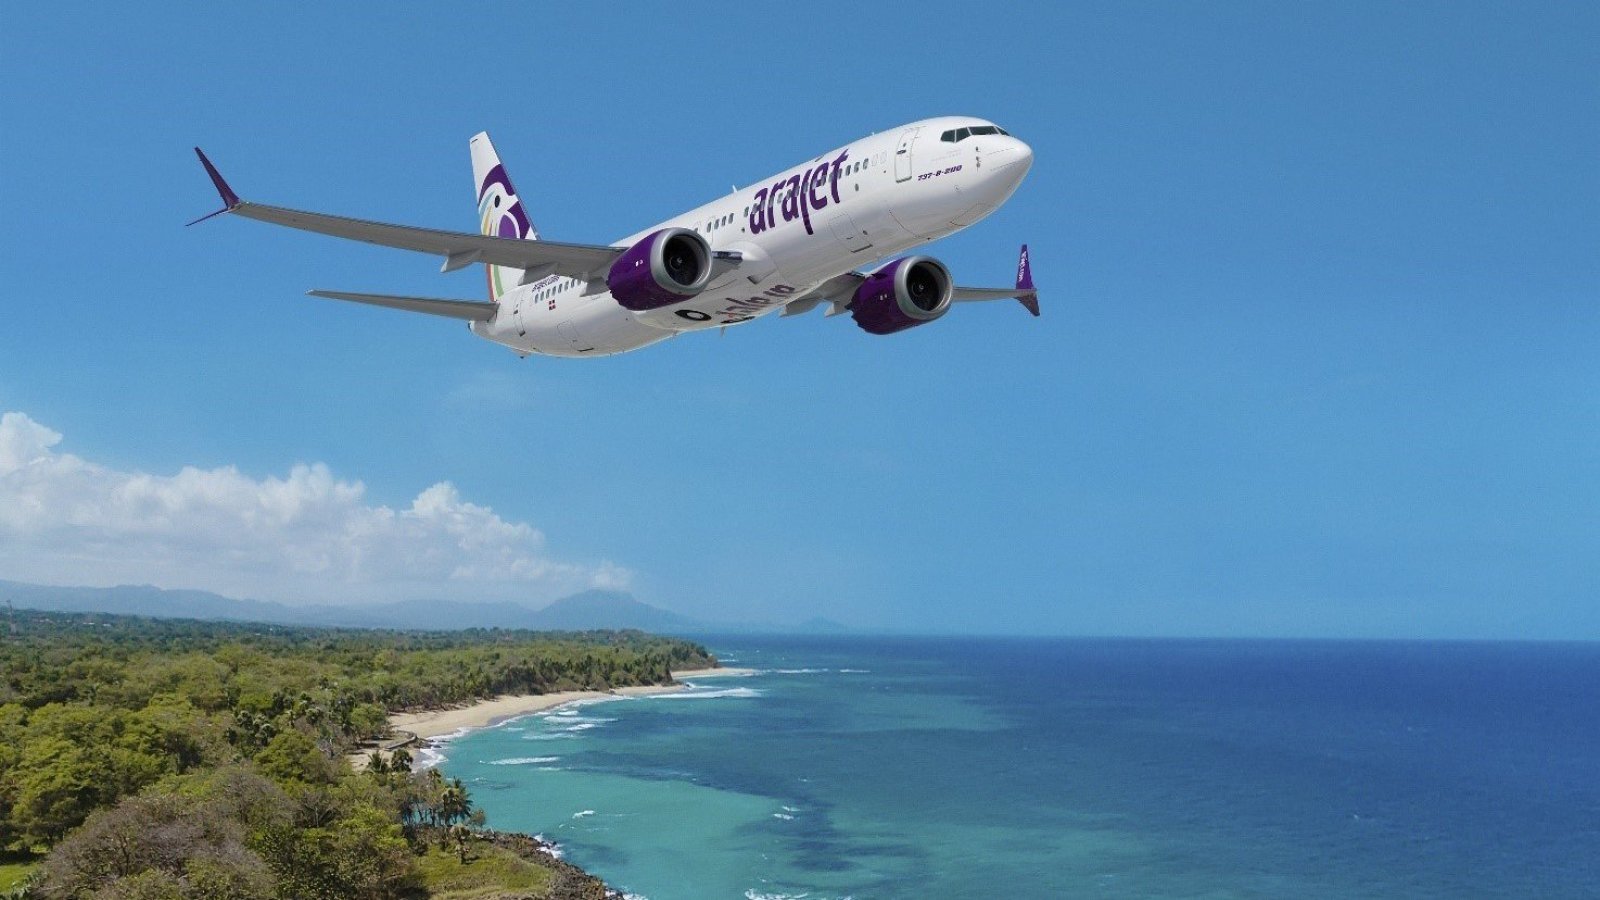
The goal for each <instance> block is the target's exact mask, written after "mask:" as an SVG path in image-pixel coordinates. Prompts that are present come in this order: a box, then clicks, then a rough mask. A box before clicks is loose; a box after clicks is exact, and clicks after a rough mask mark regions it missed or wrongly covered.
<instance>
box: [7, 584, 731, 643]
mask: <svg viewBox="0 0 1600 900" xmlns="http://www.w3.org/2000/svg"><path fill="white" fill-rule="evenodd" d="M6 601H9V602H10V603H12V604H13V605H15V606H17V607H20V608H23V609H42V610H48V611H51V612H91V613H92V612H103V613H118V614H121V615H131V616H151V617H154V618H164V619H221V620H224V621H235V622H270V623H275V624H280V625H315V626H324V627H349V628H398V629H404V630H419V631H420V630H446V631H452V630H457V629H462V628H528V629H535V630H542V631H585V630H590V629H602V628H605V629H624V628H637V629H639V630H641V631H654V632H658V633H660V632H667V633H682V632H686V631H704V630H706V629H707V626H706V625H705V624H704V623H701V622H698V621H696V620H694V619H691V618H688V617H687V616H680V615H678V614H677V613H674V612H669V611H667V610H664V609H661V608H660V607H656V606H651V605H649V604H648V603H641V602H640V601H638V600H636V599H634V598H633V597H632V596H630V595H628V594H625V593H621V592H617V591H585V592H583V593H581V594H575V595H573V596H571V597H567V598H564V599H561V600H557V601H556V602H554V603H552V604H550V605H549V606H547V607H544V608H543V609H533V608H531V607H527V606H522V605H520V604H516V603H465V602H456V601H436V600H403V601H398V602H395V603H383V604H377V605H366V606H332V605H327V604H323V605H317V606H290V605H288V604H284V603H273V602H270V601H266V600H235V599H233V598H232V597H224V596H222V595H221V594H213V593H210V592H208V591H188V590H166V589H164V588H158V587H152V586H150V585H121V586H118V587H110V588H91V587H53V586H50V585H42V584H23V583H20V582H15V581H0V603H4V602H6Z"/></svg>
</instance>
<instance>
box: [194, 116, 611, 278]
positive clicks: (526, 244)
mask: <svg viewBox="0 0 1600 900" xmlns="http://www.w3.org/2000/svg"><path fill="white" fill-rule="evenodd" d="M194 152H195V154H196V155H197V156H199V157H200V163H201V165H204V166H205V167H206V174H207V175H210V176H211V183H212V184H214V185H216V188H217V193H218V194H220V195H221V196H222V202H223V208H222V209H219V210H217V211H216V212H214V213H211V215H208V216H203V217H201V218H199V219H196V220H195V221H194V222H190V223H189V224H190V225H193V224H195V222H201V221H204V220H205V219H209V218H211V216H215V215H220V214H222V213H225V212H226V213H232V214H234V215H236V216H243V217H244V218H247V219H256V220H258V221H262V222H270V223H272V224H274V225H284V226H287V227H289V228H298V229H300V230H302V231H314V232H316V233H318V234H326V235H332V236H333V237H341V238H348V239H350V240H355V241H365V242H367V243H369V244H378V245H380V246H383V247H395V248H398V249H401V250H413V251H416V252H418V253H436V254H438V255H440V256H443V257H444V258H445V262H444V266H443V269H442V271H445V272H453V271H455V270H456V269H460V268H462V267H464V266H469V265H471V264H473V263H488V264H490V265H495V266H508V267H510V268H514V269H534V270H541V271H542V274H541V276H540V277H544V276H545V275H552V274H553V275H562V276H565V277H568V278H579V279H583V280H586V281H587V280H593V279H595V278H604V276H605V272H606V271H607V270H608V269H609V268H610V267H611V264H612V263H613V262H616V259H617V257H619V256H621V255H622V254H623V253H624V252H625V251H626V250H627V248H626V247H606V246H600V245H596V244H563V243H560V242H557V241H543V240H540V241H521V240H514V239H511V238H501V237H489V236H487V235H481V234H469V233H467V232H463V231H438V230H435V229H431V228H413V227H411V226H409V225H390V224H387V223H384V222H368V221H365V220H362V219H348V218H345V217H343V216H330V215H324V214H322V213H314V212H305V211H303V210H298V209H286V208H284V207H281V206H268V205H266V204H264V203H251V202H249V201H248V200H241V199H239V195H238V194H236V193H234V192H233V188H231V187H229V186H228V183H227V182H226V181H224V180H223V179H222V175H221V174H220V173H219V172H218V171H217V168H216V166H213V165H212V164H211V160H209V159H207V158H206V155H205V154H204V153H202V152H201V151H200V148H199V147H196V148H194ZM358 302H370V301H358ZM406 308H409V307H406Z"/></svg>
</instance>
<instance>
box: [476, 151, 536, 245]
mask: <svg viewBox="0 0 1600 900" xmlns="http://www.w3.org/2000/svg"><path fill="white" fill-rule="evenodd" d="M478 221H479V223H480V226H479V227H480V228H481V230H482V233H483V234H486V235H489V236H490V237H503V238H511V239H512V240H526V239H528V238H530V237H537V235H535V234H533V223H532V222H529V221H528V214H527V213H526V212H525V211H523V209H522V201H521V200H519V199H517V192H516V190H514V189H513V188H512V187H511V179H510V178H507V177H506V169H505V167H504V166H500V165H496V166H495V167H494V168H492V169H490V170H489V174H487V175H485V176H483V184H482V185H480V186H479V187H478Z"/></svg>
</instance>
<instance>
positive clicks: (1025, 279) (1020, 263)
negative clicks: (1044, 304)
mask: <svg viewBox="0 0 1600 900" xmlns="http://www.w3.org/2000/svg"><path fill="white" fill-rule="evenodd" d="M1017 290H1019V291H1026V292H1027V293H1025V294H1023V295H1022V296H1020V297H1018V298H1017V302H1018V303H1021V304H1022V308H1023V309H1025V310H1027V311H1028V312H1029V313H1030V314H1032V315H1033V317H1034V318H1038V317H1039V295H1038V293H1036V292H1035V291H1034V289H1033V266H1032V265H1031V264H1030V263H1029V262H1028V245H1027V244H1023V245H1022V251H1021V252H1020V253H1018V254H1017Z"/></svg>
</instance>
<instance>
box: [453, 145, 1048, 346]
mask: <svg viewBox="0 0 1600 900" xmlns="http://www.w3.org/2000/svg"><path fill="white" fill-rule="evenodd" d="M991 124H992V123H989V122H986V121H985V120H983V119H974V118H968V117H957V116H952V117H945V118H937V119H925V120H923V121H920V122H913V123H912V124H910V125H906V126H903V127H901V128H897V129H894V130H893V131H888V132H884V133H881V134H876V135H872V136H871V137H866V138H862V139H861V140H858V141H853V142H851V143H849V144H847V145H845V146H843V147H839V148H836V149H834V150H832V151H830V152H828V153H824V154H821V155H819V156H817V157H816V158H814V159H812V160H810V161H808V162H806V163H803V164H801V165H798V166H795V167H793V168H791V169H788V170H785V171H784V172H782V173H780V174H777V175H774V176H772V177H771V178H768V179H765V180H763V181H760V182H757V183H756V184H754V185H752V186H750V187H748V188H744V189H742V190H737V191H734V192H733V193H731V194H728V195H727V196H725V197H723V198H721V199H719V200H716V201H713V202H711V203H707V204H706V205H704V206H702V207H700V208H698V209H695V210H692V211H690V212H687V213H685V214H683V215H681V216H677V217H675V218H672V219H669V220H667V221H665V222H662V223H660V224H658V225H654V226H652V227H650V228H647V229H645V230H643V231H641V232H639V233H638V234H634V235H630V236H628V237H626V238H623V239H622V240H621V241H618V242H617V244H616V246H619V247H629V246H632V245H633V244H634V243H636V242H637V241H639V240H640V239H642V238H644V237H646V236H648V235H650V234H652V233H654V232H655V231H657V230H659V229H662V228H671V227H681V228H689V229H693V230H694V231H696V232H698V233H699V234H700V235H701V236H702V237H704V238H705V239H706V241H707V242H708V243H709V244H710V245H711V249H712V250H714V251H723V250H727V251H735V252H737V253H739V254H740V255H741V256H742V257H743V261H742V262H741V263H740V264H739V265H738V267H737V268H736V269H735V270H734V271H733V272H730V273H728V274H725V275H723V276H722V277H721V278H719V279H716V280H713V281H712V282H711V283H710V284H709V285H708V286H707V288H706V289H705V290H704V291H703V292H702V293H700V294H699V295H697V296H695V297H692V298H690V299H688V300H685V301H683V302H681V303H678V304H674V305H672V306H668V307H664V308H662V309H654V310H650V311H648V312H632V311H630V310H627V309H624V308H623V307H622V306H621V305H620V304H619V303H617V301H616V300H615V299H613V298H612V296H611V294H610V293H609V292H608V291H606V290H605V287H604V285H603V284H599V283H590V282H584V281H578V280H574V279H570V278H561V277H557V276H551V277H548V278H545V279H542V280H539V281H535V282H533V283H531V284H526V285H522V286H520V287H516V288H514V289H512V290H509V291H507V292H505V293H504V294H502V295H501V296H500V298H499V309H498V310H497V312H496V313H495V316H494V318H493V319H492V320H490V321H488V322H474V323H472V326H471V327H472V331H473V333H475V334H477V335H479V336H480V337H484V338H487V339H488V340H491V341H494V342H496V343H500V344H504V345H506V346H508V347H510V348H512V349H514V350H516V351H518V352H519V353H541V354H547V355H550V356H604V355H607V354H613V353H623V352H626V351H628V350H636V349H638V348H640V347H645V346H648V345H650V344H654V343H656V342H657V341H662V340H666V339H667V338H670V337H673V336H675V335H677V334H679V333H682V332H685V331H700V330H704V329H708V328H720V327H724V326H727V325H736V324H739V323H743V322H748V321H750V320H751V319H754V318H756V317H758V316H761V315H765V314H766V313H770V312H772V311H773V310H777V309H782V308H783V307H784V306H785V305H786V304H788V303H789V302H791V301H793V300H796V299H798V298H800V297H803V296H805V294H807V293H808V292H810V291H812V290H814V289H815V288H816V287H817V286H818V285H820V284H822V283H823V282H825V281H827V280H828V279H830V278H833V277H835V276H838V275H842V274H844V273H846V272H850V271H854V270H858V269H861V268H862V267H864V266H866V265H868V264H869V263H871V262H873V261H875V260H879V259H884V258H886V257H891V256H894V255H896V254H899V253H903V252H904V251H906V250H908V249H910V248H912V247H916V246H920V245H922V244H926V243H928V242H930V241H934V240H937V239H939V238H942V237H944V236H946V235H948V234H951V233H954V232H956V231H960V230H961V229H963V228H965V227H967V226H968V225H971V224H973V223H974V222H977V221H978V220H979V219H982V218H983V217H984V216H987V215H988V214H989V213H991V212H993V211H994V210H995V209H996V208H997V207H999V206H1000V204H1002V203H1004V202H1005V201H1006V199H1007V198H1009V197H1010V196H1011V194H1012V192H1013V191H1015V190H1016V188H1017V185H1018V184H1020V183H1021V181H1022V178H1023V176H1024V175H1026V174H1027V171H1028V168H1029V167H1030V166H1031V165H1032V160H1033V153H1032V151H1031V150H1030V149H1029V148H1028V146H1027V145H1026V144H1024V143H1023V142H1022V141H1020V140H1018V139H1016V138H1014V137H1011V136H1009V135H1005V134H983V135H972V136H970V137H966V138H965V139H963V140H960V141H946V140H941V135H942V134H943V133H945V132H947V131H949V130H951V129H957V128H964V127H968V126H989V125H991ZM819 173H820V176H821V177H818V176H819ZM491 277H492V276H491ZM510 283H512V284H515V283H516V281H515V280H511V281H510Z"/></svg>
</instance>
